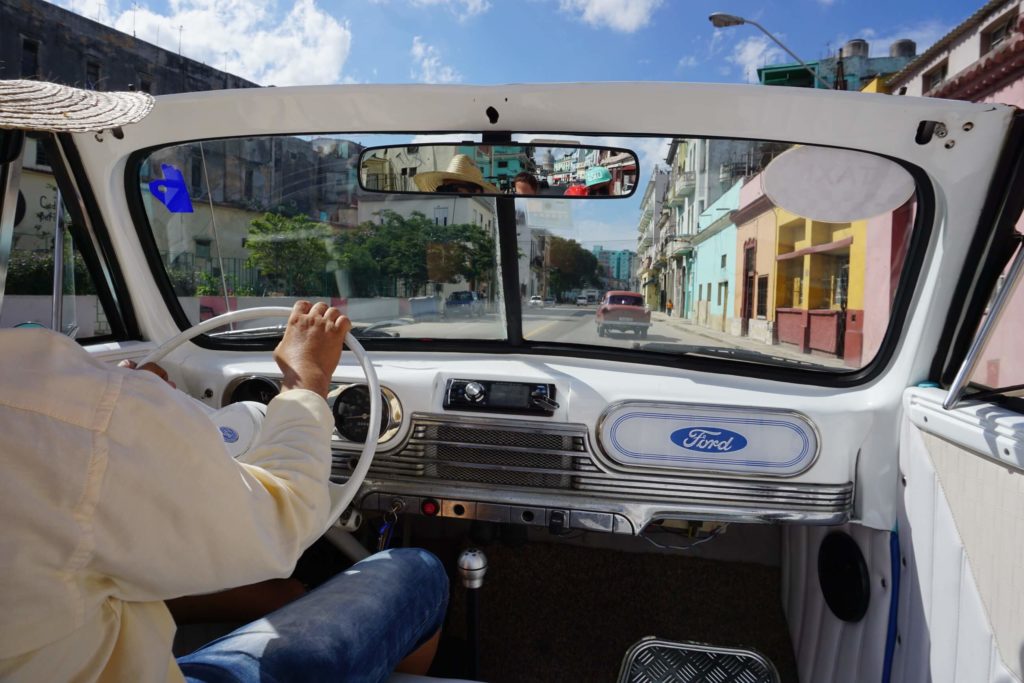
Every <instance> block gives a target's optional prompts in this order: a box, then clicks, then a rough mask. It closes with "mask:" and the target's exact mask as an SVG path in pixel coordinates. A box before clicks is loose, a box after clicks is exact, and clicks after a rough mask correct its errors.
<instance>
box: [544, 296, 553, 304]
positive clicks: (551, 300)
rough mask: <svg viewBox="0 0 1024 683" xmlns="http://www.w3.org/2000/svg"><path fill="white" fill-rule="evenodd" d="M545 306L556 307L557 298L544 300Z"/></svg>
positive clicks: (551, 297) (550, 297)
mask: <svg viewBox="0 0 1024 683" xmlns="http://www.w3.org/2000/svg"><path fill="white" fill-rule="evenodd" d="M544 305H545V306H554V305H555V297H553V296H549V297H548V298H547V299H544Z"/></svg>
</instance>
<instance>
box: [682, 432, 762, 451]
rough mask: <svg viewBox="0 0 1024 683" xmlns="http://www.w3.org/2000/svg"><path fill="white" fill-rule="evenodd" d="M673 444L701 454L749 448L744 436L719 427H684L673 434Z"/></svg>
mask: <svg viewBox="0 0 1024 683" xmlns="http://www.w3.org/2000/svg"><path fill="white" fill-rule="evenodd" d="M670 438H671V439H672V443H674V444H675V445H677V446H682V447H683V448H685V449H687V450H690V451H700V452H701V453H732V452H733V451H739V450H742V449H744V448H746V447H747V439H746V437H744V436H743V435H742V434H737V433H736V432H731V431H729V430H728V429H720V428H718V427H683V428H682V429H677V430H676V431H674V432H672V436H671V437H670Z"/></svg>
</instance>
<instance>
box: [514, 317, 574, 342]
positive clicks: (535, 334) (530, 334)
mask: <svg viewBox="0 0 1024 683" xmlns="http://www.w3.org/2000/svg"><path fill="white" fill-rule="evenodd" d="M561 322H565V321H564V320H553V321H551V322H549V323H545V324H543V325H541V326H540V327H536V328H534V329H532V330H530V331H529V332H528V333H526V334H524V335H523V336H525V337H527V338H532V337H538V336H540V334H541V332H546V331H547V329H548V328H549V327H554V326H555V325H557V324H559V323H561ZM574 329H575V328H574Z"/></svg>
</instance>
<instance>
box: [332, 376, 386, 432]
mask: <svg viewBox="0 0 1024 683" xmlns="http://www.w3.org/2000/svg"><path fill="white" fill-rule="evenodd" d="M389 407H390V402H389V401H388V398H387V396H386V394H384V392H383V391H382V392H381V408H382V410H381V416H380V434H385V433H386V432H387V431H388V428H389V427H390V426H391V411H390V409H389ZM331 411H332V412H333V413H334V426H335V427H337V428H338V433H339V434H341V435H342V436H343V437H345V438H346V439H348V440H349V441H355V442H356V443H363V442H365V441H366V433H367V431H368V430H369V428H370V390H369V388H368V387H367V386H366V385H365V384H353V385H352V386H350V387H347V388H345V389H343V390H342V391H341V393H339V394H338V396H337V398H336V399H335V400H334V405H333V406H332V407H331Z"/></svg>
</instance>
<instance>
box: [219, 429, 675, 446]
mask: <svg viewBox="0 0 1024 683" xmlns="http://www.w3.org/2000/svg"><path fill="white" fill-rule="evenodd" d="M220 435H221V436H222V437H224V443H234V442H236V441H238V432H236V431H235V430H234V429H232V428H231V427H221V428H220ZM673 438H674V437H673Z"/></svg>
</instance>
